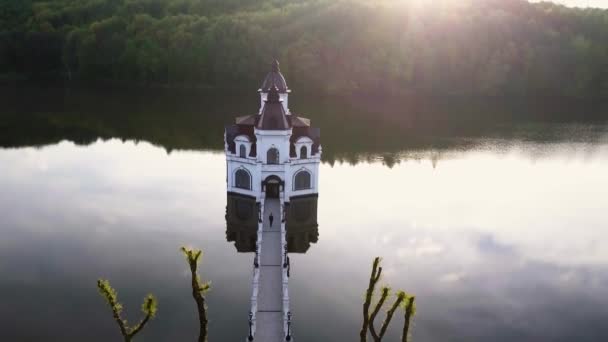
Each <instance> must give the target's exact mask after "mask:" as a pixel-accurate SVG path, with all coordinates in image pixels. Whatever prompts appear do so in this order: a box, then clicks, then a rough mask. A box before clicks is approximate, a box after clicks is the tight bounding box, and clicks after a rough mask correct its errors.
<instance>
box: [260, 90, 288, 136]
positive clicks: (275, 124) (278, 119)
mask: <svg viewBox="0 0 608 342" xmlns="http://www.w3.org/2000/svg"><path fill="white" fill-rule="evenodd" d="M258 118H259V119H258V121H257V122H256V127H257V128H258V129H263V130H287V129H289V128H290V127H291V126H290V124H289V121H288V120H287V116H286V115H285V109H284V108H283V104H282V103H281V96H280V95H279V89H278V88H277V87H276V86H272V87H271V88H270V89H268V95H267V97H266V101H264V107H263V108H262V113H260V115H259V117H258Z"/></svg>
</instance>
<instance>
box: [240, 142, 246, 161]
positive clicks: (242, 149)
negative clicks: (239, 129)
mask: <svg viewBox="0 0 608 342" xmlns="http://www.w3.org/2000/svg"><path fill="white" fill-rule="evenodd" d="M239 157H241V158H247V147H245V145H241V147H239Z"/></svg>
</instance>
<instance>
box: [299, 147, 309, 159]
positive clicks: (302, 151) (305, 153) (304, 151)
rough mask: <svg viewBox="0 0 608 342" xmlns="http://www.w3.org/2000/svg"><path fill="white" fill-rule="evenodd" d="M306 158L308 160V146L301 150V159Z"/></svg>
mask: <svg viewBox="0 0 608 342" xmlns="http://www.w3.org/2000/svg"><path fill="white" fill-rule="evenodd" d="M306 158H308V149H307V148H306V146H302V148H301V149H300V159H306Z"/></svg>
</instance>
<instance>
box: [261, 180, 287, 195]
mask: <svg viewBox="0 0 608 342" xmlns="http://www.w3.org/2000/svg"><path fill="white" fill-rule="evenodd" d="M262 185H263V186H264V189H265V192H266V198H279V195H280V193H281V190H282V188H283V186H284V185H285V183H284V182H283V181H282V180H281V178H279V177H278V176H274V175H273V176H268V177H266V179H265V180H264V182H263V184H262Z"/></svg>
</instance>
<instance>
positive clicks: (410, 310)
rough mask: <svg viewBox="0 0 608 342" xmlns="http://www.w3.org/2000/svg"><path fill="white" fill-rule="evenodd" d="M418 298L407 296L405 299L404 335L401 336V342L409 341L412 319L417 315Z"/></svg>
mask: <svg viewBox="0 0 608 342" xmlns="http://www.w3.org/2000/svg"><path fill="white" fill-rule="evenodd" d="M415 300H416V298H415V297H414V296H407V298H406V299H405V307H404V311H405V321H404V323H403V333H402V334H401V342H407V341H408V339H409V331H410V327H411V325H412V318H413V317H414V315H415V314H416V303H415V302H414V301H415Z"/></svg>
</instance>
